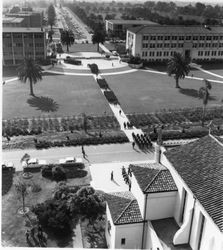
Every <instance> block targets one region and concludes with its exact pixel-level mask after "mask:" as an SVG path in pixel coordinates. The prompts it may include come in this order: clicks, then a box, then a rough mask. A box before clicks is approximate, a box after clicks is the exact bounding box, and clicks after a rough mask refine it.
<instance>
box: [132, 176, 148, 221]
mask: <svg viewBox="0 0 223 250" xmlns="http://www.w3.org/2000/svg"><path fill="white" fill-rule="evenodd" d="M131 181H132V187H131V192H132V194H133V195H134V196H135V198H136V200H137V201H138V204H139V209H140V212H141V215H142V217H143V216H144V208H145V207H144V206H145V205H144V204H145V195H144V194H143V192H142V190H141V188H140V187H139V184H138V182H137V180H136V178H135V176H134V174H132V178H131Z"/></svg>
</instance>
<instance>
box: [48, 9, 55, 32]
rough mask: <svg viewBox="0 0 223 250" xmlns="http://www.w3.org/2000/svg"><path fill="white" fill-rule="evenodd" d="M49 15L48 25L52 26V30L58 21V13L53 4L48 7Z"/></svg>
mask: <svg viewBox="0 0 223 250" xmlns="http://www.w3.org/2000/svg"><path fill="white" fill-rule="evenodd" d="M47 14H48V25H50V27H51V30H52V27H53V25H54V24H55V21H56V11H55V8H54V6H53V4H50V6H49V7H48V12H47Z"/></svg>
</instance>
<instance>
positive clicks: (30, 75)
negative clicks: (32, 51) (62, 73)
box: [17, 58, 43, 96]
mask: <svg viewBox="0 0 223 250" xmlns="http://www.w3.org/2000/svg"><path fill="white" fill-rule="evenodd" d="M42 71H43V69H42V68H41V66H40V65H39V64H37V63H36V62H35V61H34V60H33V58H25V59H24V61H23V63H22V64H21V65H20V66H19V67H18V68H17V72H18V77H19V80H20V81H21V82H24V83H26V81H27V80H29V83H30V95H32V96H35V95H34V92H33V83H34V84H35V83H37V82H38V81H41V80H42Z"/></svg>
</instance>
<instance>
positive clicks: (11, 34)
mask: <svg viewBox="0 0 223 250" xmlns="http://www.w3.org/2000/svg"><path fill="white" fill-rule="evenodd" d="M2 41H3V65H17V64H19V63H21V62H22V60H23V59H24V58H25V57H32V58H34V60H41V59H44V58H46V37H45V32H44V30H43V29H42V28H40V27H39V28H24V27H3V40H2Z"/></svg>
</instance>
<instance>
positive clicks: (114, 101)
mask: <svg viewBox="0 0 223 250" xmlns="http://www.w3.org/2000/svg"><path fill="white" fill-rule="evenodd" d="M104 95H105V97H106V99H107V100H108V102H109V103H112V104H115V105H116V104H118V103H119V102H118V99H117V97H116V96H115V94H114V92H113V91H111V90H109V91H106V90H105V91H104Z"/></svg>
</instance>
